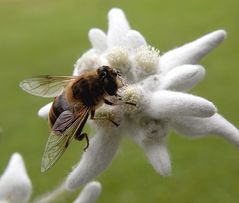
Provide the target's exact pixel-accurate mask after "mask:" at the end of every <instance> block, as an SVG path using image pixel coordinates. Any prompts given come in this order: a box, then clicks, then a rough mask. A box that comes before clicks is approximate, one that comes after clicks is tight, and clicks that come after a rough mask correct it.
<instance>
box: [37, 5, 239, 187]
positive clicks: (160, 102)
mask: <svg viewBox="0 0 239 203" xmlns="http://www.w3.org/2000/svg"><path fill="white" fill-rule="evenodd" d="M108 19H109V28H108V32H107V33H105V32H104V31H102V30H100V29H98V28H93V29H91V30H90V31H89V40H90V42H91V45H92V48H91V49H90V50H89V51H87V52H86V53H85V54H83V55H82V57H81V58H80V59H78V61H77V62H76V64H75V69H74V72H73V74H74V75H80V74H81V73H83V72H85V71H89V70H92V69H96V68H98V67H100V66H102V65H109V66H111V67H113V68H116V69H118V70H120V71H121V73H122V75H123V76H124V77H125V78H126V80H127V83H128V85H127V86H125V87H124V88H122V90H120V95H121V96H122V100H123V101H124V102H131V103H134V104H136V106H132V105H128V104H122V105H116V106H113V107H112V106H107V105H104V106H103V107H101V108H99V109H97V112H98V114H99V115H100V114H103V115H104V116H113V117H114V118H116V119H118V121H119V122H120V126H119V127H115V126H114V125H110V122H108V124H107V123H105V121H102V122H100V121H97V123H94V124H95V125H96V128H97V133H96V135H95V136H93V137H92V138H91V139H90V146H89V148H88V149H87V151H86V152H85V153H84V154H83V156H82V158H81V160H80V162H79V164H78V165H77V166H76V168H75V169H74V170H73V171H72V172H71V173H70V174H69V176H68V178H67V180H66V187H67V188H68V189H75V188H77V187H79V186H80V185H82V184H85V183H87V182H89V181H90V180H92V179H94V178H95V177H96V176H98V175H99V174H100V173H101V172H102V171H103V170H104V169H105V168H106V167H107V166H108V165H109V164H110V163H111V161H112V159H113V157H114V155H115V154H116V152H117V148H118V146H119V144H120V141H121V134H122V130H124V132H128V134H129V136H131V137H132V138H133V139H134V140H135V142H136V143H137V144H139V145H140V146H141V147H142V149H143V150H144V151H145V154H146V156H147V157H148V158H149V161H150V163H151V164H152V165H153V167H154V168H155V170H156V171H157V172H158V173H160V174H161V175H169V174H170V172H171V162H170V156H169V153H168V150H167V134H168V132H169V130H176V131H177V132H180V133H184V134H186V135H206V134H217V135H221V136H223V137H225V138H226V139H228V140H230V141H231V142H233V143H235V144H236V145H239V131H238V129H237V128H236V127H234V126H233V125H232V124H230V123H229V122H228V121H227V120H226V119H225V118H223V117H222V116H221V115H219V114H218V113H217V109H216V107H215V106H214V104H213V103H212V102H210V101H208V100H206V99H204V98H202V97H199V96H194V95H191V94H188V93H186V91H188V90H190V89H191V88H192V87H194V86H195V85H196V84H197V83H199V82H200V81H201V80H202V79H203V78H204V75H205V69H204V68H203V67H202V66H201V65H197V63H198V61H199V60H200V59H201V58H202V57H204V56H205V55H206V54H208V53H209V52H210V51H211V50H213V49H214V48H215V47H217V46H218V45H219V44H220V43H221V42H222V41H223V40H224V39H225V37H226V32H225V31H224V30H217V31H214V32H212V33H209V34H207V35H205V36H203V37H201V38H199V39H197V40H195V41H193V42H191V43H188V44H185V45H184V46H181V47H178V48H176V49H174V50H171V51H168V52H166V53H164V54H163V55H160V52H159V50H158V49H157V48H153V47H152V46H150V45H148V44H147V42H146V40H145V38H144V37H143V36H142V35H141V33H140V32H138V31H136V30H133V29H131V28H130V26H129V23H128V21H127V19H126V17H125V15H124V13H123V11H122V10H120V9H116V8H114V9H111V10H110V11H109V14H108ZM48 109H49V106H48V108H46V107H44V108H43V109H41V110H40V112H39V114H40V115H41V116H45V115H47V113H48ZM92 122H94V121H92Z"/></svg>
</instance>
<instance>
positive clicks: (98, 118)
mask: <svg viewBox="0 0 239 203" xmlns="http://www.w3.org/2000/svg"><path fill="white" fill-rule="evenodd" d="M111 105H114V104H113V103H112V104H111ZM90 119H92V120H108V121H110V122H111V123H113V124H114V125H115V126H116V127H118V126H119V124H118V123H116V122H115V121H113V120H111V119H110V118H107V117H97V118H96V117H95V111H91V114H90Z"/></svg>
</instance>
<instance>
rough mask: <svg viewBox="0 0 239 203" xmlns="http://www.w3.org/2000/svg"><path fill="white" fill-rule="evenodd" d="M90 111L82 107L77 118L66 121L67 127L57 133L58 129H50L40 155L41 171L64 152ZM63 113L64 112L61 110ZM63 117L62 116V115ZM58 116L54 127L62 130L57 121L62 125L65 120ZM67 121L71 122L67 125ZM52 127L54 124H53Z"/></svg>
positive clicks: (52, 163) (81, 127) (50, 165)
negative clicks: (43, 149) (43, 150)
mask: <svg viewBox="0 0 239 203" xmlns="http://www.w3.org/2000/svg"><path fill="white" fill-rule="evenodd" d="M89 112H90V108H89V107H84V108H82V109H81V111H80V112H79V116H77V118H74V119H72V118H71V119H72V120H71V121H69V120H68V121H67V123H68V124H67V125H66V126H67V128H66V129H65V130H64V131H63V132H62V133H61V134H59V132H60V131H54V130H52V131H51V133H50V136H49V138H48V141H47V144H46V148H45V152H44V154H43V157H42V164H41V172H45V171H46V170H48V169H49V168H51V167H52V166H53V165H54V164H55V163H56V161H57V160H58V159H59V158H60V157H61V156H62V154H63V153H64V152H65V150H66V149H67V147H68V146H69V144H70V142H71V141H72V139H73V138H74V136H75V134H76V132H77V133H80V132H81V131H82V129H83V127H84V125H85V122H86V120H87V118H88V115H89ZM63 113H64V112H63ZM63 117H64V116H63ZM63 117H62V118H60V116H59V119H60V120H58V121H56V122H58V124H57V125H58V126H57V127H56V129H60V130H62V128H59V123H62V125H63V124H64V123H65V122H66V121H64V118H63ZM69 123H72V124H70V125H69ZM53 129H54V126H53Z"/></svg>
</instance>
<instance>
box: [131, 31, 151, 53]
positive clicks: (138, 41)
mask: <svg viewBox="0 0 239 203" xmlns="http://www.w3.org/2000/svg"><path fill="white" fill-rule="evenodd" d="M127 42H128V43H127V47H128V49H129V50H130V51H131V52H134V51H136V50H137V49H138V48H140V47H142V46H145V47H146V46H147V42H146V40H145V39H144V37H143V36H142V35H141V34H140V33H139V32H138V31H136V30H129V31H128V33H127Z"/></svg>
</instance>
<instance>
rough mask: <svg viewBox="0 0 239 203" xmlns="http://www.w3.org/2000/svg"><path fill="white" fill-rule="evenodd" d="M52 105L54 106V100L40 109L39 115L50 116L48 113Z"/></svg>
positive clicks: (42, 116)
mask: <svg viewBox="0 0 239 203" xmlns="http://www.w3.org/2000/svg"><path fill="white" fill-rule="evenodd" d="M51 106H52V102H50V103H49V104H46V105H45V106H43V107H42V108H40V109H39V111H38V112H37V115H38V116H39V117H41V118H44V119H46V118H47V117H48V113H49V111H50V109H51Z"/></svg>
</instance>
